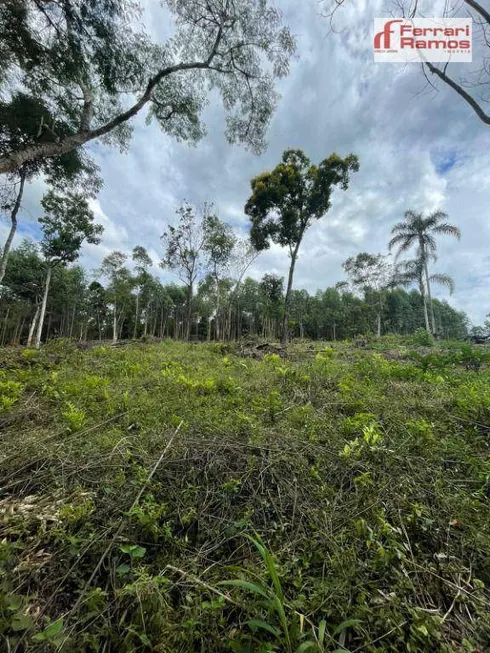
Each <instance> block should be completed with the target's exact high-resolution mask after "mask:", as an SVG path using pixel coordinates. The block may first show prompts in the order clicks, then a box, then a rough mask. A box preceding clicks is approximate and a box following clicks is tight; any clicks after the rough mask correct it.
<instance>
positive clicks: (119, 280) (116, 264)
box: [99, 250, 133, 342]
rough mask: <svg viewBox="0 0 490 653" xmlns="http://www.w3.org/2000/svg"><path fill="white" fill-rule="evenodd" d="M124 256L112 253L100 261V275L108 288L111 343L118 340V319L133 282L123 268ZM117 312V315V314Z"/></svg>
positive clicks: (115, 252) (125, 258)
mask: <svg viewBox="0 0 490 653" xmlns="http://www.w3.org/2000/svg"><path fill="white" fill-rule="evenodd" d="M127 258H128V257H127V256H126V254H124V253H123V252H119V251H117V250H116V251H114V252H111V253H110V254H108V255H107V256H106V257H105V258H104V260H103V261H102V265H101V268H100V270H99V272H100V274H102V275H103V276H106V277H108V279H109V287H108V289H107V291H108V292H107V296H108V299H109V301H110V302H111V303H112V341H113V342H117V341H118V339H119V323H120V318H122V316H123V315H124V307H125V299H126V298H127V296H128V295H129V294H130V288H131V287H132V285H133V280H132V279H131V275H130V274H129V271H128V270H127V269H126V268H125V267H124V264H125V263H126V260H127ZM118 311H119V313H118Z"/></svg>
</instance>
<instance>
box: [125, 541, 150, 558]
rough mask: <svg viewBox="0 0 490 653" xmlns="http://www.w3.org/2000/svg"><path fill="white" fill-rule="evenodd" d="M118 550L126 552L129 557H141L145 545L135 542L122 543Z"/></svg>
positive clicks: (144, 551)
mask: <svg viewBox="0 0 490 653" xmlns="http://www.w3.org/2000/svg"><path fill="white" fill-rule="evenodd" d="M119 551H122V553H127V554H128V555H129V556H131V558H142V557H143V556H144V555H145V553H146V549H145V547H144V546H138V545H137V544H123V545H122V546H120V547H119Z"/></svg>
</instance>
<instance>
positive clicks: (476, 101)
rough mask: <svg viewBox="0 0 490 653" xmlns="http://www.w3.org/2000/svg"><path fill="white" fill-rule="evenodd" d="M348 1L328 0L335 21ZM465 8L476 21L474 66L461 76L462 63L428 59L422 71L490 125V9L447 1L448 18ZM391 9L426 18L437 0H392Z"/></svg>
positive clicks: (469, 0)
mask: <svg viewBox="0 0 490 653" xmlns="http://www.w3.org/2000/svg"><path fill="white" fill-rule="evenodd" d="M324 1H325V0H324ZM344 4H347V0H326V2H325V5H326V7H327V9H326V15H327V17H329V18H330V19H331V20H332V19H333V16H334V14H335V12H336V11H337V10H338V9H339V8H340V7H341V6H342V5H344ZM462 8H464V10H465V13H466V15H468V16H470V17H471V18H472V22H473V61H474V65H473V66H472V67H471V68H470V69H469V72H468V73H467V74H466V75H465V76H462V75H461V72H462V68H461V66H458V64H457V63H451V62H450V61H449V62H445V63H442V64H434V63H431V62H429V61H425V62H423V63H422V70H423V72H424V75H425V77H426V80H427V83H428V84H429V85H430V86H432V87H434V88H435V86H434V82H437V81H438V80H439V81H441V82H442V83H443V85H445V86H446V87H447V88H450V89H451V90H452V91H453V92H454V93H456V95H457V96H458V97H460V98H461V99H462V100H464V102H466V104H467V105H468V106H469V107H470V109H471V110H472V111H473V112H474V113H475V114H476V116H477V117H478V118H479V119H480V120H481V121H482V122H483V123H484V124H485V125H490V108H489V102H490V96H489V95H488V93H487V89H488V85H489V84H490V11H489V9H488V7H485V6H483V3H482V2H479V1H477V0H461V2H456V3H449V2H445V3H444V9H443V11H442V15H443V16H444V17H446V18H453V17H457V16H461V9H462ZM388 11H389V14H390V16H399V17H402V18H408V19H412V18H415V17H416V16H420V17H424V18H426V17H428V16H430V15H431V14H432V15H433V12H434V2H433V0H392V2H391V5H389V9H388ZM439 15H440V14H439ZM465 67H466V68H468V66H465ZM429 75H430V77H429Z"/></svg>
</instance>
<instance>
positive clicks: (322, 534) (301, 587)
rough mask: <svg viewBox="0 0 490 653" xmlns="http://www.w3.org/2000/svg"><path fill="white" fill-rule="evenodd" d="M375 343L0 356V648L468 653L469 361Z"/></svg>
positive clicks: (475, 515)
mask: <svg viewBox="0 0 490 653" xmlns="http://www.w3.org/2000/svg"><path fill="white" fill-rule="evenodd" d="M375 347H376V349H373V348H371V349H366V348H362V349H356V348H355V347H352V346H348V345H340V344H339V345H334V346H330V345H325V344H319V343H315V344H314V345H297V346H291V347H289V348H288V350H287V352H286V353H285V357H283V353H284V352H282V351H279V354H280V355H278V354H277V353H272V354H271V353H267V351H266V350H265V351H264V350H259V352H260V353H259V354H257V352H254V351H250V350H248V349H245V350H244V351H242V355H238V354H239V353H240V351H239V350H240V348H239V347H238V346H237V347H236V348H234V347H231V346H225V345H219V344H195V345H193V344H189V345H185V344H181V343H174V342H164V343H159V344H133V345H129V346H125V347H119V348H112V347H109V346H102V347H94V348H91V349H89V350H87V351H79V350H77V348H76V347H75V345H73V344H70V343H53V344H48V345H47V346H46V347H45V348H43V349H42V350H41V351H33V350H19V349H15V350H2V351H0V365H1V370H2V371H1V372H0V407H1V412H0V437H1V442H2V450H1V454H0V482H1V495H0V564H1V575H0V582H1V590H2V597H1V604H0V609H1V612H0V638H1V640H2V641H3V643H1V644H0V649H2V650H8V651H44V650H46V651H53V650H63V651H77V652H78V651H105V652H108V651H117V652H126V651H127V652H129V651H151V650H153V651H162V652H165V653H177V652H181V651H182V652H184V651H201V652H204V651H210V652H211V651H212V652H224V651H254V652H255V651H298V653H300V652H302V651H328V652H331V651H336V650H337V651H339V650H340V651H350V652H351V653H353V652H356V651H357V652H359V651H363V652H364V651H368V652H371V651H468V652H469V651H474V652H476V651H486V650H489V648H490V595H489V593H488V591H487V589H486V586H488V584H489V583H490V556H489V553H490V529H489V525H490V504H489V492H490V455H489V440H490V371H489V369H488V363H487V362H486V355H485V353H484V350H483V349H477V348H473V349H471V348H465V347H463V349H462V348H461V345H460V344H456V343H454V344H453V345H451V344H448V345H445V346H440V347H439V348H438V349H437V350H436V349H429V348H420V347H419V348H418V347H416V346H415V345H414V344H413V343H410V342H409V341H406V342H405V343H402V342H401V341H400V340H389V339H385V340H383V339H381V340H380V341H379V342H378V343H377V344H376V345H375ZM252 354H254V355H253V356H252ZM227 581H231V583H230V582H227Z"/></svg>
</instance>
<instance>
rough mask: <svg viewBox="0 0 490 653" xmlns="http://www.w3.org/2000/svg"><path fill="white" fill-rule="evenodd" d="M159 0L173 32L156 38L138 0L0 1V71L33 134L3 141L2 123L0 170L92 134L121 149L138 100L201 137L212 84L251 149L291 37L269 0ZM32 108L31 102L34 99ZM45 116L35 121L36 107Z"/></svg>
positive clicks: (259, 144)
mask: <svg viewBox="0 0 490 653" xmlns="http://www.w3.org/2000/svg"><path fill="white" fill-rule="evenodd" d="M157 4H158V3H157V2H156V0H153V2H152V3H150V7H149V9H153V8H154V9H155V11H157V12H158V11H161V19H162V24H164V21H168V20H169V17H170V18H171V19H172V20H173V25H172V27H173V28H174V29H173V32H172V36H171V37H169V38H167V40H166V41H156V40H153V39H152V38H151V37H150V35H149V34H148V33H147V32H146V31H145V28H144V25H143V18H144V12H143V9H142V8H141V7H140V6H139V5H138V3H137V2H135V1H134V0H86V1H84V2H78V1H75V0H43V1H42V2H41V1H39V2H38V1H36V2H32V0H4V2H2V3H1V4H0V44H1V45H0V62H1V64H0V80H3V82H4V86H5V89H6V90H5V92H4V98H3V101H4V102H5V103H6V105H8V104H9V103H11V102H15V101H16V98H19V97H20V95H19V94H22V97H23V98H24V100H25V99H26V98H29V101H30V102H31V103H32V111H31V110H29V114H30V115H32V116H33V117H36V120H33V121H32V125H33V130H34V134H33V136H34V138H33V139H31V140H30V141H29V142H23V143H15V142H10V143H9V142H8V140H9V139H5V138H2V132H1V128H0V143H2V142H3V145H4V146H3V148H2V150H1V151H0V172H1V173H5V172H12V171H15V170H17V169H19V168H20V167H22V165H23V164H25V163H29V162H33V161H36V160H40V159H45V158H48V157H52V156H58V155H61V154H66V153H68V152H71V151H72V150H74V149H76V148H77V147H79V146H80V145H83V144H84V143H86V142H88V141H90V140H93V139H95V138H101V137H102V138H104V139H105V140H106V141H108V142H110V143H113V144H118V145H119V146H121V147H126V146H127V144H128V140H129V137H130V134H131V128H130V127H129V125H128V121H129V120H130V119H131V118H132V117H133V116H135V115H136V114H137V113H139V112H140V111H141V110H142V109H143V108H148V109H149V110H148V112H147V118H148V120H156V121H157V122H158V124H159V125H160V127H161V128H162V129H163V131H164V132H166V133H167V134H169V135H171V136H174V137H175V138H177V139H180V140H186V141H187V140H188V141H197V140H198V139H199V138H201V137H202V136H203V134H204V133H205V128H204V125H203V123H202V121H201V114H202V111H203V109H204V107H205V106H206V104H207V103H208V97H209V94H210V92H211V91H212V90H215V91H217V92H218V94H219V95H220V96H221V101H222V104H223V107H224V109H225V112H226V135H227V138H228V139H229V140H230V142H236V143H242V144H244V145H246V146H247V147H249V148H251V149H252V150H253V151H260V150H261V149H262V148H263V147H264V135H265V130H266V128H267V125H268V122H269V119H270V116H271V113H272V111H273V110H274V107H275V105H276V101H277V94H276V92H275V90H274V84H275V80H276V79H277V78H279V77H282V76H284V75H286V74H287V72H288V62H289V59H290V56H291V54H292V53H293V51H294V48H295V43H294V38H293V37H292V35H291V33H290V31H289V30H288V28H286V27H285V26H283V22H282V16H281V12H280V11H279V10H278V9H276V8H275V7H273V6H272V5H271V3H270V2H269V0H206V2H202V1H201V0H162V2H161V3H160V4H161V5H163V6H162V7H160V8H158V7H152V5H157ZM36 107H37V108H36ZM39 108H42V113H43V116H44V118H43V117H41V119H37V114H38V113H39V111H38V109H39Z"/></svg>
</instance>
